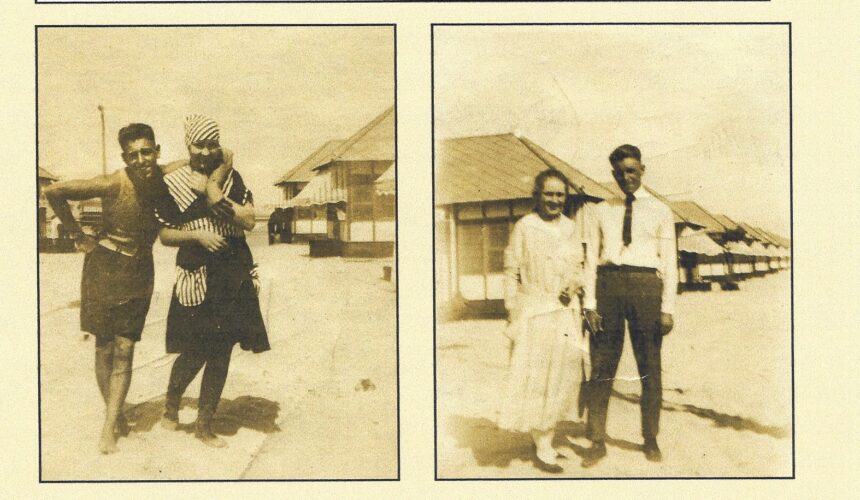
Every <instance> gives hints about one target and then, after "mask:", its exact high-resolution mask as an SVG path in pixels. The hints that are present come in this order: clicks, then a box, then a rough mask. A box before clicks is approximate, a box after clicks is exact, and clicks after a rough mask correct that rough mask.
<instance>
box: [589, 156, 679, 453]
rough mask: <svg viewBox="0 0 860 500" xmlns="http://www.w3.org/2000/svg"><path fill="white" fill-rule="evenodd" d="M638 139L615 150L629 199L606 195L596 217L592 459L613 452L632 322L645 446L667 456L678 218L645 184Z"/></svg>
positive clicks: (618, 176)
mask: <svg viewBox="0 0 860 500" xmlns="http://www.w3.org/2000/svg"><path fill="white" fill-rule="evenodd" d="M641 160H642V155H641V152H640V151H639V149H638V148H637V147H635V146H631V145H628V144H625V145H623V146H619V147H618V148H616V149H615V151H613V152H612V154H611V155H610V156H609V162H610V164H611V165H612V174H613V177H615V181H616V182H617V183H618V187H620V188H621V191H623V192H624V194H625V198H624V199H612V200H607V201H605V202H603V203H600V204H599V205H597V206H596V207H595V210H594V211H593V217H592V218H591V220H590V221H588V232H589V234H590V240H591V241H590V243H591V244H588V245H587V249H586V263H585V286H584V289H585V290H584V293H585V296H584V299H583V309H584V313H585V318H586V323H587V325H588V329H589V330H590V340H591V365H592V366H591V378H590V381H589V390H588V426H587V431H586V433H587V436H588V438H589V439H590V440H591V441H592V447H591V448H590V449H589V450H588V453H587V455H586V458H585V460H584V461H583V465H584V466H591V465H593V464H594V463H596V462H597V461H598V460H600V459H601V458H602V457H603V456H605V455H606V445H605V442H604V439H605V435H606V412H607V408H608V406H609V397H610V395H611V393H612V382H613V379H614V378H615V372H616V371H617V369H618V361H619V360H620V358H621V350H622V347H623V346H624V324H625V321H626V323H627V327H628V330H629V331H630V340H631V344H632V346H633V353H634V356H635V358H636V365H637V367H638V369H639V375H640V378H641V382H642V396H641V398H640V406H641V410H642V436H643V437H644V438H645V444H644V447H643V451H644V452H645V456H646V458H647V459H648V460H650V461H655V462H659V461H660V460H662V455H661V452H660V448H659V447H658V446H657V432H658V430H659V421H660V406H661V404H662V390H663V389H662V384H661V381H660V346H661V344H662V338H663V336H664V335H666V334H668V333H669V332H670V331H671V330H672V326H673V320H672V314H673V312H674V304H675V294H676V293H677V282H678V267H677V262H676V254H677V252H676V242H675V224H674V220H673V218H672V212H671V210H670V209H669V207H668V206H666V205H665V204H664V203H662V202H661V201H659V200H658V199H656V198H654V197H653V196H651V194H650V193H648V192H647V191H646V190H645V189H641V186H642V175H643V173H644V171H645V166H644V165H643V164H642V163H641Z"/></svg>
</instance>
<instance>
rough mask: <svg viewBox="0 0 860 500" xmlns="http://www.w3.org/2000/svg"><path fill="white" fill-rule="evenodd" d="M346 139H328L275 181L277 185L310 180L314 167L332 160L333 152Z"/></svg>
mask: <svg viewBox="0 0 860 500" xmlns="http://www.w3.org/2000/svg"><path fill="white" fill-rule="evenodd" d="M344 142H346V141H343V140H335V141H328V142H326V143H325V144H323V145H322V146H321V147H320V148H319V149H317V150H316V151H314V152H313V153H311V154H310V155H309V156H308V157H307V158H305V159H304V160H302V161H300V162H299V164H298V165H296V166H295V167H293V168H291V169H290V171H289V172H287V173H286V174H284V176H283V177H281V178H280V179H278V181H277V182H275V185H276V186H280V185H282V184H287V183H290V182H310V180H311V177H313V176H314V169H315V168H317V167H319V166H322V165H325V164H326V163H328V162H329V161H331V157H332V154H333V153H334V152H335V151H337V150H338V148H340V147H341V146H342V145H343V143H344Z"/></svg>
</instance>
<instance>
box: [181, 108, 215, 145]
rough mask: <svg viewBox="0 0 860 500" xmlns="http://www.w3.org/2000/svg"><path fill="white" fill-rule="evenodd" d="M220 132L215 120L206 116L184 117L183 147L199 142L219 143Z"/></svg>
mask: <svg viewBox="0 0 860 500" xmlns="http://www.w3.org/2000/svg"><path fill="white" fill-rule="evenodd" d="M220 139H221V132H220V130H219V128H218V124H217V123H215V120H213V119H212V118H209V117H208V116H206V115H201V114H194V115H188V116H186V117H185V145H186V146H190V145H192V144H195V143H198V142H200V141H220Z"/></svg>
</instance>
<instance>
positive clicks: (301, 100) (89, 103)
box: [38, 27, 394, 207]
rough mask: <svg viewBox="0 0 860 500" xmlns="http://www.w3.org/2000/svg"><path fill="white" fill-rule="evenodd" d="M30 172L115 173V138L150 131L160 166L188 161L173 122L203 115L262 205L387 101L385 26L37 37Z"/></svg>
mask: <svg viewBox="0 0 860 500" xmlns="http://www.w3.org/2000/svg"><path fill="white" fill-rule="evenodd" d="M38 71H39V73H38V80H39V86H38V90H39V103H38V104H39V112H38V114H39V165H40V166H42V167H45V168H47V169H48V170H50V171H51V172H53V173H54V174H55V175H57V176H60V177H61V178H64V179H70V178H80V177H91V176H95V175H99V174H100V173H101V171H102V160H101V158H102V153H101V151H102V146H101V144H102V142H101V141H102V139H101V122H100V117H99V111H98V106H99V105H102V106H103V107H104V109H105V128H106V136H107V141H106V143H107V147H106V150H107V164H108V171H109V172H110V171H113V170H116V169H118V168H122V167H123V166H124V164H123V162H122V158H121V156H120V154H121V152H122V151H121V149H120V146H119V144H118V143H117V140H116V134H117V132H118V131H119V129H120V128H121V127H123V126H124V125H126V124H128V123H130V122H143V123H147V124H149V125H151V126H152V127H153V129H154V130H155V135H156V142H158V143H159V144H160V145H161V151H162V154H161V163H167V162H169V161H172V160H176V159H182V158H187V155H188V152H187V149H186V148H185V143H184V140H183V137H184V130H183V119H184V117H185V115H186V114H189V113H204V114H208V115H209V116H211V117H212V118H214V119H215V120H216V121H217V122H218V123H219V125H220V127H221V144H222V146H224V147H226V148H230V149H231V150H233V152H234V166H235V167H236V169H237V170H238V171H239V172H240V173H241V174H242V176H243V178H244V179H245V181H246V183H247V184H248V185H249V186H250V188H251V190H252V191H253V192H254V198H255V204H256V205H257V206H258V207H261V206H262V205H265V204H270V203H276V202H277V201H278V200H279V192H278V190H277V188H275V187H274V186H272V184H273V183H274V182H275V181H276V180H277V179H278V178H279V177H280V176H281V175H283V174H284V173H286V172H287V171H288V170H289V169H290V168H291V167H293V166H295V165H296V164H297V163H298V162H299V161H301V160H302V159H303V158H305V157H306V156H308V155H309V154H310V153H312V152H313V151H314V150H315V149H317V148H318V147H320V146H321V145H322V144H323V143H325V142H326V141H328V140H331V139H345V138H347V137H349V136H350V135H352V134H353V133H355V132H356V131H358V130H359V129H360V128H361V127H362V126H364V125H365V124H366V123H367V122H369V121H370V120H372V119H373V118H374V117H376V116H377V115H379V114H380V113H382V112H383V111H385V110H386V109H387V108H389V107H390V106H392V105H393V104H394V43H393V30H392V28H391V27H334V28H332V27H272V28H268V27H253V28H252V27H243V28H215V27H207V28H175V27H172V28H109V29H105V28H89V29H87V28H62V29H57V28H54V29H40V30H39V34H38Z"/></svg>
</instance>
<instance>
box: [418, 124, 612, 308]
mask: <svg viewBox="0 0 860 500" xmlns="http://www.w3.org/2000/svg"><path fill="white" fill-rule="evenodd" d="M436 153H437V154H436V165H435V174H436V186H435V188H436V196H435V203H436V214H435V219H436V222H435V226H436V238H435V240H436V247H435V248H436V284H437V286H436V294H437V298H438V304H439V305H440V307H442V308H445V309H449V308H450V309H452V310H456V309H459V308H461V307H466V308H472V309H473V310H475V311H481V310H486V311H488V312H492V313H498V312H499V308H500V307H501V303H500V301H501V299H502V298H503V289H504V285H503V280H504V268H503V267H504V262H503V260H504V259H503V254H504V250H505V247H506V246H507V244H508V235H509V234H510V231H511V229H512V228H513V225H514V223H515V222H516V221H517V220H518V219H519V218H520V217H522V216H523V215H525V214H527V213H529V212H531V211H532V209H533V208H534V203H533V198H532V188H533V186H534V178H535V176H536V175H537V174H538V173H540V172H542V171H544V170H546V169H548V168H553V169H556V170H559V171H560V172H562V173H563V174H564V175H565V176H567V178H568V179H569V180H570V182H571V184H572V186H571V187H572V189H571V194H572V196H571V200H570V202H571V203H570V205H571V206H570V207H569V210H568V212H576V211H578V210H579V209H580V208H581V207H583V206H586V205H585V204H586V203H588V202H592V203H593V202H599V201H601V200H604V199H607V198H610V197H612V196H613V195H612V192H611V191H609V190H608V189H606V188H605V187H603V186H602V185H600V183H598V182H596V181H594V180H592V179H591V178H589V177H587V176H586V175H584V174H583V173H581V172H580V171H578V170H576V169H575V168H573V167H571V166H570V165H568V164H567V163H565V162H563V161H562V160H560V159H559V158H557V157H556V156H554V155H552V154H551V153H549V152H548V151H546V150H544V149H543V148H541V147H540V146H538V145H537V144H535V143H533V142H531V141H530V140H528V139H526V138H523V137H517V136H515V135H513V134H501V135H489V136H478V137H461V138H454V139H446V140H443V141H441V142H440V143H439V145H438V149H437V152H436ZM583 219H584V217H577V218H576V220H577V222H578V223H580V230H581V229H582V227H581V222H582V220H583Z"/></svg>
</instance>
